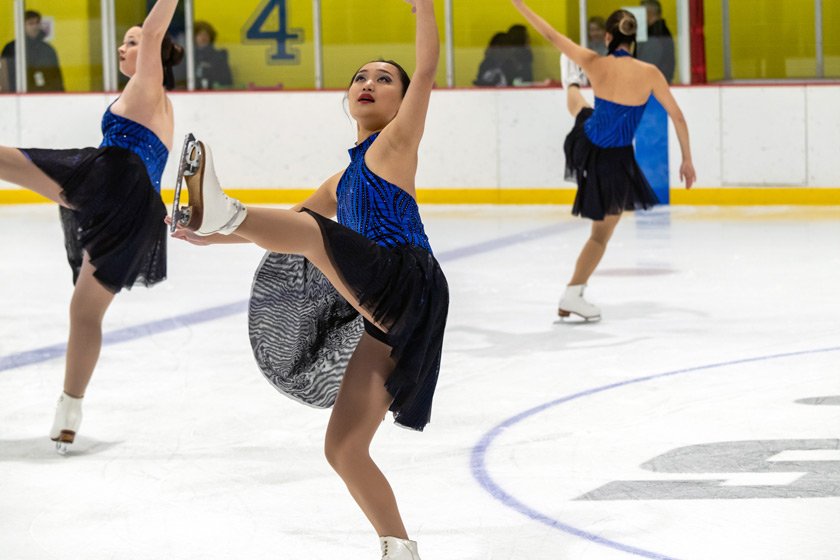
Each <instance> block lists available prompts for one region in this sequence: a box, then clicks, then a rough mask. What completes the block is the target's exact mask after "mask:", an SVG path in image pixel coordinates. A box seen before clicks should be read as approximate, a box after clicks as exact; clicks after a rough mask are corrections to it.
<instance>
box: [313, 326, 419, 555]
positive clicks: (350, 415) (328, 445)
mask: <svg viewBox="0 0 840 560" xmlns="http://www.w3.org/2000/svg"><path fill="white" fill-rule="evenodd" d="M390 353H391V348H390V347H389V346H387V345H386V344H383V343H382V342H380V341H378V340H376V339H375V338H373V337H372V336H370V335H369V334H367V333H365V334H363V335H362V338H361V340H360V341H359V345H358V346H357V347H356V351H355V352H354V353H353V357H352V358H351V359H350V363H349V364H348V366H347V372H346V373H345V375H344V380H343V381H342V383H341V389H340V390H339V392H338V398H337V399H336V401H335V406H334V407H333V410H332V415H331V416H330V422H329V425H328V427H327V435H326V438H325V445H324V450H325V453H326V456H327V460H328V461H329V463H330V465H332V467H333V468H334V469H335V470H336V472H337V473H338V474H339V476H341V478H342V480H343V481H344V483H345V484H346V485H347V489H348V490H349V491H350V494H351V495H352V496H353V499H355V500H356V503H357V504H359V507H360V508H361V509H362V511H363V512H364V514H365V515H366V516H367V518H368V520H370V523H371V524H372V525H373V528H374V529H375V530H376V532H377V534H378V535H379V536H381V537H382V536H392V537H398V538H401V539H406V538H408V536H407V535H406V530H405V526H404V525H403V522H402V518H401V517H400V512H399V509H398V508H397V501H396V498H395V497H394V492H393V490H392V489H391V485H390V484H389V483H388V481H387V480H386V478H385V476H384V475H383V474H382V472H381V471H380V470H379V468H378V467H377V466H376V464H375V463H374V462H373V459H371V457H370V443H371V441H372V440H373V436H374V434H375V433H376V430H377V429H378V428H379V426H380V425H381V424H382V420H383V418H384V417H385V414H386V413H387V412H388V407H389V406H390V405H391V402H392V400H393V398H392V397H391V395H390V394H389V393H388V391H387V390H386V389H385V381H386V380H387V379H388V376H390V374H391V372H392V371H393V369H394V362H393V360H392V359H391V357H390Z"/></svg>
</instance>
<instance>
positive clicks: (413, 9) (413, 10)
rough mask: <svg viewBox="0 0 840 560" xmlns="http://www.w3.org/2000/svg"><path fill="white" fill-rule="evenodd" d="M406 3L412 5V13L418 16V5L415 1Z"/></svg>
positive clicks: (410, 0)
mask: <svg viewBox="0 0 840 560" xmlns="http://www.w3.org/2000/svg"><path fill="white" fill-rule="evenodd" d="M405 2H406V3H407V4H411V13H412V14H416V13H417V4H415V3H414V0H405Z"/></svg>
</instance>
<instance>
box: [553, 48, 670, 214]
mask: <svg viewBox="0 0 840 560" xmlns="http://www.w3.org/2000/svg"><path fill="white" fill-rule="evenodd" d="M613 56H632V55H630V53H628V52H626V51H624V50H617V51H615V52H613ZM646 107H647V103H645V104H644V105H622V104H620V103H615V102H613V101H608V100H606V99H601V98H599V97H596V98H595V108H594V109H592V108H589V107H587V108H585V109H582V110H581V111H580V113H578V115H577V118H576V119H575V126H574V128H572V131H571V132H569V134H568V136H566V141H565V143H564V145H563V149H564V152H565V154H566V179H567V180H569V181H576V182H577V185H578V190H577V195H576V196H575V202H574V205H573V206H572V213H573V214H574V215H576V216H583V217H585V218H590V219H593V220H603V219H604V216H605V215H608V214H620V213H621V212H623V211H625V210H635V209H640V208H642V209H646V208H650V207H651V206H654V205H655V204H657V203H658V202H659V200H658V199H657V198H656V194H654V192H653V189H651V187H650V183H648V180H647V178H646V177H645V175H644V173H643V172H642V170H641V168H639V164H638V163H637V162H636V156H635V152H634V151H633V136H634V135H635V133H636V129H637V128H638V127H639V122H640V121H641V120H642V115H643V114H644V112H645V108H646Z"/></svg>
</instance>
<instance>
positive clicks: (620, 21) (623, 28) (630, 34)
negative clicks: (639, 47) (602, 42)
mask: <svg viewBox="0 0 840 560" xmlns="http://www.w3.org/2000/svg"><path fill="white" fill-rule="evenodd" d="M636 29H638V24H637V23H636V16H634V15H633V14H632V13H631V12H628V11H627V10H616V11H614V12H613V13H612V14H610V17H609V18H607V33H609V34H610V35H612V41H610V44H609V47H607V52H609V53H610V54H612V53H613V52H615V51H616V49H618V47H619V46H621V45H632V49H633V52H632V54H633V55H634V56H635V54H636Z"/></svg>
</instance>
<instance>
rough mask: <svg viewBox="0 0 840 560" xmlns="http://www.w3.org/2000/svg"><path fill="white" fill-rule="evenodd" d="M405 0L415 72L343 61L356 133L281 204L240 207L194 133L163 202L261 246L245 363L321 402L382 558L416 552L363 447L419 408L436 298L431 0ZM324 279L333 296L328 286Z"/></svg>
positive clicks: (444, 299) (424, 417) (416, 422)
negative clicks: (335, 167) (420, 171)
mask: <svg viewBox="0 0 840 560" xmlns="http://www.w3.org/2000/svg"><path fill="white" fill-rule="evenodd" d="M410 3H411V4H412V5H413V6H414V10H415V11H416V67H415V68H416V69H415V72H414V74H413V76H412V77H411V78H410V79H409V77H408V75H407V74H406V72H405V70H403V69H402V67H401V66H400V65H399V64H397V63H396V62H394V61H390V60H375V61H372V62H369V63H367V64H365V65H363V66H362V67H361V68H359V69H358V70H356V71H355V72H354V73H353V77H352V79H351V81H350V84H349V87H348V89H347V98H348V102H349V110H350V114H351V116H352V117H353V119H354V120H355V121H356V125H357V138H356V145H355V147H353V148H351V149H350V164H349V166H348V167H347V168H346V169H345V170H342V171H340V172H338V173H336V174H335V175H333V176H332V177H330V178H329V179H327V180H326V181H325V182H324V183H323V184H322V185H321V186H320V187H319V188H318V189H317V191H316V192H315V193H314V194H313V195H312V196H310V197H309V198H308V199H307V200H305V201H304V202H302V203H300V204H298V205H297V206H295V207H294V208H292V209H291V210H282V209H273V208H258V207H253V206H250V207H247V208H246V207H245V206H244V205H243V204H242V203H240V202H239V201H237V200H233V199H230V198H228V197H227V196H226V195H225V194H224V192H223V191H222V190H221V187H220V185H219V182H218V179H217V177H216V173H215V170H214V167H213V158H212V155H211V152H210V148H209V146H208V145H207V144H205V143H204V142H201V141H196V142H195V144H194V146H193V148H192V150H190V149H189V148H188V152H189V154H190V155H189V158H188V159H189V161H191V162H193V163H192V165H194V167H193V168H192V169H191V170H190V171H189V172H188V173H187V176H186V177H185V180H186V183H187V188H188V190H189V199H190V204H191V206H190V207H189V208H188V209H186V210H181V211H179V212H178V214H177V215H176V216H175V218H174V219H175V220H176V223H177V224H178V225H179V226H180V228H179V229H177V230H176V231H175V233H174V234H173V235H174V236H175V237H178V238H182V239H185V240H187V241H189V242H191V243H194V244H197V245H204V244H210V243H222V242H250V243H255V244H257V245H259V246H260V247H263V248H265V249H267V250H268V251H270V252H271V253H269V255H268V256H267V258H266V260H265V261H264V263H263V265H262V267H261V269H260V270H259V271H258V272H257V276H256V278H255V282H254V289H253V295H252V300H251V316H250V319H249V321H250V328H251V342H252V346H254V349H255V354H256V356H257V360H258V363H259V364H260V366H261V369H262V370H263V373H264V374H265V375H266V376H267V377H268V378H269V380H270V381H271V383H272V384H273V385H274V386H275V387H276V388H277V389H279V390H280V391H281V392H283V393H285V394H287V395H288V396H291V397H293V398H295V399H297V400H300V401H303V402H305V403H308V404H312V405H315V406H321V407H329V406H332V413H331V416H330V421H329V424H328V427H327V432H326V437H325V452H326V457H327V460H328V461H329V463H330V464H331V465H332V467H333V468H334V469H335V470H336V472H337V473H338V474H339V476H340V477H341V478H342V480H343V481H344V483H345V484H346V486H347V488H348V490H349V491H350V494H351V495H352V496H353V498H354V499H355V500H356V503H357V504H358V505H359V507H360V508H361V509H362V511H363V512H364V514H365V515H366V516H367V518H368V520H369V521H370V523H371V525H372V526H373V528H374V530H375V531H376V533H377V534H378V535H379V538H380V546H381V550H382V558H383V559H386V560H419V558H420V556H419V553H418V551H417V544H416V542H414V541H411V540H409V539H408V533H407V531H406V528H405V526H404V524H403V521H402V518H401V516H400V513H399V509H398V508H397V502H396V498H395V497H394V492H393V491H392V489H391V487H390V485H389V483H388V481H387V480H386V478H385V477H384V475H383V474H382V472H381V471H380V470H379V468H378V467H377V466H376V464H375V463H374V462H373V460H372V459H371V457H370V454H369V447H370V444H371V441H372V439H373V436H374V435H375V433H376V431H377V429H378V428H379V426H380V424H381V423H382V419H383V417H384V416H385V415H386V414H387V412H388V411H389V410H390V411H391V412H393V414H394V419H395V421H396V423H397V424H398V425H400V426H403V427H406V428H410V429H414V430H422V429H423V428H424V427H425V426H426V424H427V423H428V422H429V420H430V418H431V407H432V398H433V396H434V392H435V386H436V383H437V379H438V373H439V369H440V360H441V352H442V346H443V335H444V328H445V324H446V317H447V312H448V306H449V290H448V286H447V283H446V278H445V276H444V274H443V272H442V271H441V268H440V265H439V264H438V262H437V260H436V259H435V257H434V255H433V253H432V248H431V245H430V243H429V239H428V237H427V236H426V232H425V230H424V227H423V222H422V220H421V218H420V212H419V208H418V206H417V202H416V192H415V174H416V170H417V164H418V161H417V157H418V154H417V152H418V147H419V145H420V140H421V138H422V136H423V129H424V125H425V120H426V113H427V111H428V106H429V100H430V97H431V91H432V87H433V85H434V81H435V74H436V70H437V64H438V58H439V51H440V44H439V39H438V32H437V25H436V23H435V14H434V4H433V0H413V1H411V2H410ZM333 216H337V222H336V221H333V220H332V219H330V218H331V217H333ZM304 259H305V260H304ZM313 267H314V269H317V271H316V270H314V269H313ZM318 271H320V272H318ZM316 273H317V274H316ZM324 278H325V279H326V280H324ZM330 285H331V286H332V287H334V291H335V292H337V294H340V296H341V298H343V300H342V299H341V298H339V297H338V295H337V294H333V295H330V294H329V293H328V290H327V288H329V286H330ZM302 286H303V289H302V288H301V287H302ZM329 289H330V290H332V289H333V288H329ZM266 294H267V295H266ZM309 294H312V299H308V295H309ZM257 296H259V297H257ZM263 296H266V297H267V298H269V299H268V300H267V301H268V302H269V303H266V300H265V299H264V298H263ZM325 301H326V302H327V303H326V304H325V303H324V302H325ZM359 316H360V318H359ZM354 321H355V323H354ZM261 356H265V358H264V359H263V358H261ZM272 357H273V358H274V359H270V358H272Z"/></svg>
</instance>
